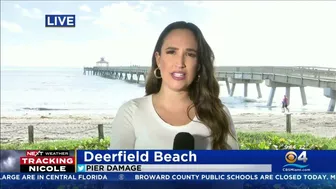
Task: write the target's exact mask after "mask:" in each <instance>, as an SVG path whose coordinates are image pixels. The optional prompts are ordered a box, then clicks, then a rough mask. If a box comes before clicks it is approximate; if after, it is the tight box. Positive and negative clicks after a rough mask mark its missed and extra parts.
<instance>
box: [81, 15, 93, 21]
mask: <svg viewBox="0 0 336 189" xmlns="http://www.w3.org/2000/svg"><path fill="white" fill-rule="evenodd" d="M78 19H79V20H84V21H85V20H94V19H95V17H93V16H78Z"/></svg>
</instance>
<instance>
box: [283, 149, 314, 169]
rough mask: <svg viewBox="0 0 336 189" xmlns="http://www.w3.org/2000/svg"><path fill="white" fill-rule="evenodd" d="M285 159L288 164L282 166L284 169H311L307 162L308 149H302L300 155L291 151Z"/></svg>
mask: <svg viewBox="0 0 336 189" xmlns="http://www.w3.org/2000/svg"><path fill="white" fill-rule="evenodd" d="M285 160H286V162H287V164H286V165H284V166H283V167H282V171H310V169H309V168H308V166H309V165H308V164H307V161H308V157H307V151H302V152H301V154H300V155H297V154H296V153H295V152H294V151H289V152H287V153H286V155H285Z"/></svg>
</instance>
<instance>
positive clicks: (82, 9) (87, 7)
mask: <svg viewBox="0 0 336 189" xmlns="http://www.w3.org/2000/svg"><path fill="white" fill-rule="evenodd" d="M79 10H81V11H84V12H91V8H90V7H89V6H88V5H81V6H80V7H79Z"/></svg>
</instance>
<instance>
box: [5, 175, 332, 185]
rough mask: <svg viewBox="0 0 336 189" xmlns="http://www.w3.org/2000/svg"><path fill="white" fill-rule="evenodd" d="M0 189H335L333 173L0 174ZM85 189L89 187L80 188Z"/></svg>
mask: <svg viewBox="0 0 336 189" xmlns="http://www.w3.org/2000/svg"><path fill="white" fill-rule="evenodd" d="M0 181H1V188H2V189H5V188H13V187H14V188H30V189H33V188H38V189H43V188H44V189H47V188H55V189H56V188H62V187H61V186H64V187H63V188H65V189H70V188H71V189H75V188H76V189H80V188H81V187H83V188H87V189H89V188H125V187H126V185H127V187H126V188H143V187H147V188H153V187H160V189H164V188H176V187H183V188H193V189H195V188H214V189H215V188H223V187H229V188H232V189H234V188H254V187H257V186H261V185H264V186H265V185H267V186H268V187H269V188H277V186H291V187H293V186H296V185H297V186H299V185H302V184H304V185H306V186H318V187H324V186H326V187H327V186H328V187H332V188H336V172H335V173H290V174H275V173H236V172H235V173H212V172H194V173H192V172H189V173H174V172H170V173H162V172H160V173H154V172H151V173H145V172H141V173H73V174H69V173H68V174H51V173H46V174H28V173H16V174H15V173H1V174H0ZM84 185H89V186H90V187H84ZM140 186H141V187H140Z"/></svg>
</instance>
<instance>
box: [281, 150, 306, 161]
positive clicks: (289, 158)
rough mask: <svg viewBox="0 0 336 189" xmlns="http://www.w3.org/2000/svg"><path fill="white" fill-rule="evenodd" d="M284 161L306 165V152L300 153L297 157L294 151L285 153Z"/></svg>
mask: <svg viewBox="0 0 336 189" xmlns="http://www.w3.org/2000/svg"><path fill="white" fill-rule="evenodd" d="M285 160H286V161H287V163H295V162H297V161H302V162H303V163H306V162H307V161H308V157H307V151H302V152H301V154H300V155H297V154H296V153H295V152H294V151H289V152H287V153H286V156H285Z"/></svg>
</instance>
